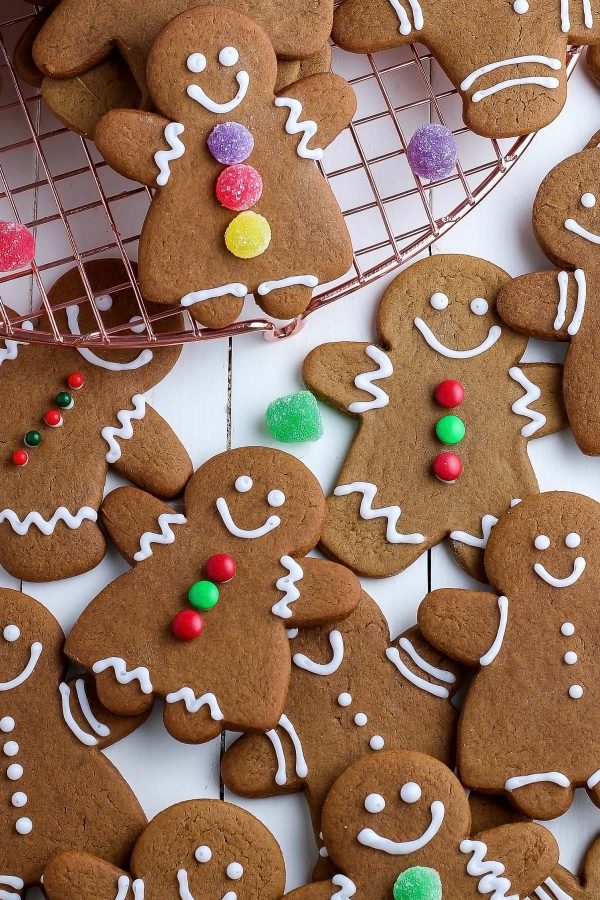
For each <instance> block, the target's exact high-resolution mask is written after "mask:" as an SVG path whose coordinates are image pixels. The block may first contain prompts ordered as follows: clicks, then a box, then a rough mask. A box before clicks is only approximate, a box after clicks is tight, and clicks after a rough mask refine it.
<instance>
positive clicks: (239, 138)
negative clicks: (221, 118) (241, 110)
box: [207, 122, 254, 166]
mask: <svg viewBox="0 0 600 900" xmlns="http://www.w3.org/2000/svg"><path fill="white" fill-rule="evenodd" d="M207 143H208V149H209V150H210V152H211V153H212V155H213V156H214V158H215V159H216V160H217V162H220V163H223V165H224V166H233V165H235V164H236V163H242V162H244V160H246V159H248V157H249V156H250V154H251V153H252V151H253V149H254V138H253V137H252V135H251V134H250V132H249V131H248V129H247V128H246V127H245V126H244V125H240V123H239V122H221V124H220V125H216V126H215V127H214V128H213V130H212V131H211V133H210V135H209V136H208V142H207Z"/></svg>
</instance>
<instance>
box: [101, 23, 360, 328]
mask: <svg viewBox="0 0 600 900" xmlns="http://www.w3.org/2000/svg"><path fill="white" fill-rule="evenodd" d="M165 73H168V75H166V74H165ZM147 74H148V85H149V89H150V94H151V98H152V104H153V107H155V108H156V109H157V110H158V111H159V113H160V115H159V114H152V113H143V112H139V111H134V110H115V111H113V112H110V113H108V114H107V115H106V116H105V117H104V118H103V119H102V120H101V121H100V123H99V124H98V127H97V128H96V131H95V139H96V144H97V146H98V148H99V150H100V152H101V153H102V154H103V156H104V157H105V159H106V160H107V162H108V163H109V164H110V165H111V166H113V168H115V169H117V171H119V172H120V173H121V174H122V175H125V176H126V177H129V178H132V179H134V180H136V181H141V182H142V183H144V184H147V185H148V186H152V187H154V188H158V190H157V191H156V193H155V195H154V199H153V202H152V204H151V206H150V209H149V212H148V215H147V217H146V220H145V223H144V227H143V231H142V236H141V239H140V253H139V265H140V287H141V290H142V293H143V294H144V296H145V297H148V298H149V299H151V300H156V301H157V302H161V303H169V304H174V303H181V304H182V305H183V306H184V307H189V308H190V311H191V313H192V315H193V316H194V317H195V318H196V319H197V320H198V321H199V322H201V324H203V325H207V326H210V327H213V328H218V327H221V326H224V325H227V324H230V323H231V322H233V321H235V319H236V318H237V316H238V315H239V313H240V312H241V309H242V307H243V304H244V297H245V296H246V294H248V293H252V292H255V293H256V299H257V302H258V303H259V304H260V306H261V307H262V308H263V309H264V310H265V312H267V313H269V314H270V315H273V316H276V317H278V318H291V317H293V316H295V315H298V314H299V313H301V312H303V311H304V309H305V308H306V307H307V306H308V304H309V302H310V299H311V296H312V291H313V289H314V288H315V287H316V286H317V284H319V283H321V282H327V281H330V280H332V279H333V278H336V277H338V276H340V275H342V274H343V273H344V272H346V271H347V269H348V268H349V266H350V264H351V261H352V247H351V243H350V237H349V235H348V231H347V229H346V225H345V223H344V219H343V216H342V214H341V212H340V209H339V207H338V205H337V202H336V200H335V197H334V196H333V193H332V191H331V189H330V188H329V186H328V184H327V182H326V181H325V179H324V178H323V177H322V175H321V173H320V171H319V169H318V167H317V166H316V165H315V160H319V159H321V157H322V154H323V148H324V147H326V146H327V145H328V144H329V143H331V141H332V140H333V139H334V138H335V137H336V136H337V135H338V134H339V133H340V131H341V130H342V129H343V128H344V127H345V126H346V125H347V124H348V122H349V121H350V119H351V118H352V115H353V113H354V109H355V102H356V101H355V97H354V92H353V91H352V89H351V88H350V87H349V86H348V85H347V84H346V82H345V81H344V80H343V79H341V78H339V77H338V76H337V75H331V74H327V75H312V76H310V77H308V78H303V79H302V80H301V81H298V82H296V83H295V84H293V85H291V86H288V88H286V92H285V95H284V96H282V95H278V96H275V95H274V93H273V90H274V85H275V79H276V74H277V68H276V57H275V54H274V52H273V47H272V45H271V43H270V41H269V39H268V37H267V35H266V34H265V33H264V31H262V30H261V28H260V27H259V26H258V25H256V24H255V23H254V22H252V21H250V19H247V18H246V17H245V16H243V15H241V14H239V13H236V12H233V11H231V10H228V11H227V12H226V13H225V12H224V11H223V10H222V9H221V8H220V7H196V8H195V9H193V10H191V11H190V12H186V13H182V14H181V15H180V16H178V17H177V18H176V19H174V20H173V21H171V22H170V23H169V24H168V25H167V26H166V27H165V28H164V29H163V31H162V32H161V33H160V35H159V37H158V38H157V40H156V41H155V43H154V45H153V47H152V50H151V52H150V58H149V60H148V68H147ZM300 208H301V214H300ZM197 229H200V230H201V232H202V253H198V248H197V241H196V239H195V237H194V235H195V232H196V230H197ZM316 236H318V240H317V239H316Z"/></svg>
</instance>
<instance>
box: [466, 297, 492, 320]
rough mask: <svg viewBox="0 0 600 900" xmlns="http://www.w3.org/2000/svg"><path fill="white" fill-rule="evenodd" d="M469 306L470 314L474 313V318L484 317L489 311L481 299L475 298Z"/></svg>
mask: <svg viewBox="0 0 600 900" xmlns="http://www.w3.org/2000/svg"><path fill="white" fill-rule="evenodd" d="M469 306H470V307H471V312H472V313H475V315H476V316H485V314H486V312H487V311H488V309H489V304H488V302H487V300H484V299H483V297H475V299H474V300H471V303H470V304H469Z"/></svg>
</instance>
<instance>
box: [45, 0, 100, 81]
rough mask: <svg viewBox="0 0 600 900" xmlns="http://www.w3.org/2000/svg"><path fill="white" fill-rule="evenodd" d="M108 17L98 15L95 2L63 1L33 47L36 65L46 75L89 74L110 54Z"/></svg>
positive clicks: (57, 76)
mask: <svg viewBox="0 0 600 900" xmlns="http://www.w3.org/2000/svg"><path fill="white" fill-rule="evenodd" d="M112 31H113V23H112V21H111V17H110V16H109V15H107V16H103V15H99V14H98V4H97V3H96V2H92V0H62V2H61V3H60V4H59V5H58V6H57V8H56V9H55V10H54V11H53V13H52V15H51V16H50V18H49V19H48V21H47V22H46V23H45V25H44V27H43V28H42V29H41V31H40V33H39V34H38V36H37V38H36V39H35V42H34V45H33V57H34V59H35V62H36V65H37V66H38V68H39V69H41V71H42V72H44V74H45V75H51V76H52V77H54V78H69V77H70V76H72V75H80V74H81V73H82V72H87V71H88V69H91V68H92V67H93V66H95V65H96V64H97V63H99V62H101V61H102V60H103V59H105V58H106V57H107V56H108V54H109V53H110V51H111V47H112V43H113V38H114V35H113V34H112Z"/></svg>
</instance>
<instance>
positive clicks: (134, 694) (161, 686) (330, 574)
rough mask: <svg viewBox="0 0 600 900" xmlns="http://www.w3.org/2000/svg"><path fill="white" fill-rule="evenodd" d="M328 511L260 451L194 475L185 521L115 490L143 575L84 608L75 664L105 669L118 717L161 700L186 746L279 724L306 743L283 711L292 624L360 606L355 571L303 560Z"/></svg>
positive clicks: (277, 455)
mask: <svg viewBox="0 0 600 900" xmlns="http://www.w3.org/2000/svg"><path fill="white" fill-rule="evenodd" d="M324 514H325V500H324V497H323V494H322V491H321V488H320V487H319V484H318V482H317V481H316V479H315V478H314V476H313V475H312V474H311V473H310V472H309V471H308V469H306V468H305V466H304V465H303V464H302V463H301V462H299V461H298V460H296V459H295V458H294V457H292V456H288V454H287V453H282V452H281V451H279V450H268V449H266V448H263V447H248V448H244V449H241V450H229V451H227V452H225V453H221V454H220V455H218V456H215V457H213V459H211V460H209V462H207V463H205V464H204V465H203V466H202V467H201V468H200V469H198V471H197V472H196V473H195V475H194V476H193V477H192V479H191V480H190V482H189V484H188V487H187V489H186V492H185V514H181V513H173V510H172V509H171V508H170V507H168V506H166V505H165V504H163V503H160V501H158V500H156V499H155V498H154V497H151V496H150V495H148V494H144V493H143V492H142V491H139V490H136V489H134V488H121V489H119V490H117V491H114V492H113V493H112V494H109V496H108V497H107V499H106V500H105V502H104V506H103V518H104V523H105V525H106V528H107V530H108V532H109V534H110V535H111V537H112V538H113V540H114V541H115V543H116V544H117V547H119V549H120V550H121V551H122V552H123V554H124V555H125V557H126V558H127V559H129V560H130V561H131V562H134V563H137V565H136V568H135V569H134V570H133V571H132V572H128V573H127V574H125V575H122V576H121V577H120V578H117V580H116V581H114V582H113V583H112V584H109V585H108V587H106V588H105V589H104V590H103V591H102V592H101V593H100V594H99V596H98V597H96V599H95V600H93V601H92V603H91V604H90V605H89V606H88V607H87V609H86V610H85V611H84V613H83V614H82V616H81V618H80V619H79V620H78V622H77V623H76V624H75V626H74V628H73V631H72V632H71V634H70V636H69V638H68V641H67V645H66V652H67V654H68V656H70V658H71V659H72V660H73V661H75V662H78V663H79V664H80V665H82V666H83V667H84V668H86V669H89V670H91V671H92V672H94V673H95V675H96V683H97V688H98V693H99V696H100V699H101V701H102V703H103V704H104V705H105V706H106V707H107V708H108V709H110V710H112V711H113V712H115V713H120V714H123V713H124V714H128V715H133V714H136V713H141V712H142V711H144V710H147V709H148V708H149V707H150V706H151V705H152V701H153V696H161V697H164V698H165V700H166V703H165V710H164V720H165V725H166V727H167V730H168V731H169V732H170V733H171V734H172V735H173V737H175V738H177V739H178V740H181V741H186V742H188V743H201V742H203V741H208V740H211V739H212V738H214V737H215V736H216V735H218V734H219V733H220V732H221V730H222V729H225V728H230V729H232V730H234V731H269V730H270V729H274V728H275V727H276V726H277V724H278V723H279V724H280V725H281V727H282V728H284V730H286V731H287V732H288V734H289V735H290V737H291V738H292V740H294V741H295V740H297V736H296V732H295V729H294V723H293V722H290V721H289V720H288V718H287V717H286V716H285V715H284V714H283V713H284V705H285V700H286V695H287V691H288V684H289V678H290V669H291V659H290V649H289V641H288V637H287V634H286V628H296V627H306V626H313V625H321V624H325V623H331V622H335V621H336V620H338V619H343V618H345V617H346V616H348V615H349V614H350V613H351V612H352V611H353V610H354V609H355V608H356V606H357V604H358V600H359V596H360V585H359V583H358V579H357V578H356V577H355V576H354V575H352V573H351V572H350V571H349V570H348V569H344V568H343V567H342V566H339V565H336V564H334V563H330V562H325V561H322V560H318V559H305V558H304V554H305V553H307V552H308V551H309V550H310V549H311V548H312V547H314V546H315V544H316V543H317V541H318V539H319V534H320V531H321V527H322V524H323V517H324ZM117 621H118V622H120V623H121V627H120V628H119V629H117V630H115V627H114V623H115V622H117Z"/></svg>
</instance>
